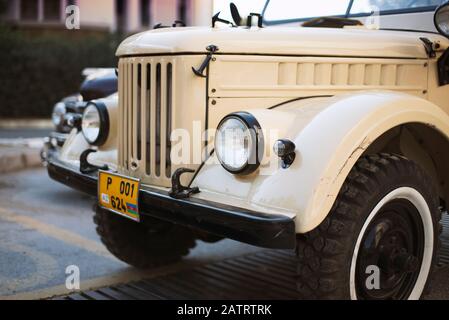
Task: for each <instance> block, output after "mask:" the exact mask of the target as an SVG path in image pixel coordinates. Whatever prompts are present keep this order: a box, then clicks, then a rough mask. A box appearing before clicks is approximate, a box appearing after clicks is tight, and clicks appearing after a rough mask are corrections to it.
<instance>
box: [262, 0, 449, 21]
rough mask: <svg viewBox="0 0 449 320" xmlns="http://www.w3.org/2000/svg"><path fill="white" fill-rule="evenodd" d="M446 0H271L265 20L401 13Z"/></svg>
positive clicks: (428, 7) (267, 6)
mask: <svg viewBox="0 0 449 320" xmlns="http://www.w3.org/2000/svg"><path fill="white" fill-rule="evenodd" d="M442 1H443V0H353V1H351V0H313V2H311V1H308V0H295V1H291V0H268V1H267V3H266V7H265V13H264V18H265V20H266V21H285V20H291V21H301V20H307V19H310V18H315V17H323V16H342V17H351V16H360V15H370V14H371V13H372V12H380V14H382V13H402V12H409V11H410V10H412V11H419V10H423V11H425V10H434V9H435V7H436V6H438V5H439V4H441V2H442Z"/></svg>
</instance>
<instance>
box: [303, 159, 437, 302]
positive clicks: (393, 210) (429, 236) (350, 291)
mask: <svg viewBox="0 0 449 320" xmlns="http://www.w3.org/2000/svg"><path fill="white" fill-rule="evenodd" d="M434 190H435V188H434V186H433V183H432V181H431V179H430V178H429V177H428V176H427V174H426V173H425V172H424V171H423V170H422V169H421V168H420V167H419V166H418V165H417V164H416V163H414V162H412V161H410V160H408V159H406V158H403V157H400V156H395V155H389V154H381V155H372V156H367V157H364V158H362V159H360V160H359V161H358V162H357V164H356V166H355V167H354V169H353V170H352V171H351V173H350V175H349V176H348V178H347V180H346V182H345V184H344V186H343V187H342V189H341V192H340V194H339V196H338V198H337V201H336V203H335V205H334V206H333V208H332V210H331V212H330V213H329V215H328V217H327V218H326V220H325V221H323V223H322V224H321V225H320V226H319V227H318V228H317V229H315V230H313V231H312V232H310V233H307V234H305V235H298V245H297V253H298V283H297V284H298V291H299V294H300V298H303V299H348V300H349V299H354V300H355V299H362V300H363V299H376V300H377V299H412V300H416V299H419V298H420V297H421V296H422V294H423V293H424V292H425V291H426V289H427V287H428V285H429V278H430V276H431V275H432V269H433V267H434V265H435V264H436V257H437V254H438V249H439V235H440V232H441V227H440V225H439V222H440V219H441V212H440V210H439V198H438V196H437V193H436V192H435V191H434ZM376 250H377V251H376ZM372 261H374V262H375V263H373V265H375V266H377V265H380V268H379V270H381V272H382V280H383V282H382V286H381V288H380V289H379V290H378V291H368V290H371V289H370V288H368V289H365V288H364V287H363V284H364V282H363V276H365V273H364V272H363V270H365V269H364V267H365V266H366V265H370V262H372Z"/></svg>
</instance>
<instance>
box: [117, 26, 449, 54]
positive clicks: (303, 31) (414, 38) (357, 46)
mask: <svg viewBox="0 0 449 320" xmlns="http://www.w3.org/2000/svg"><path fill="white" fill-rule="evenodd" d="M420 37H426V38H429V39H430V40H432V39H434V40H440V41H441V42H443V41H447V40H445V38H443V37H442V36H440V35H438V34H431V33H419V32H403V31H386V30H369V29H366V28H345V29H331V28H303V27H297V28H295V27H269V28H261V29H259V28H251V29H248V28H204V27H189V28H164V29H156V30H152V31H147V32H143V33H139V34H136V35H133V36H131V37H129V38H128V39H126V40H125V41H123V42H122V44H121V45H120V46H119V48H118V50H117V55H118V56H131V55H151V54H189V53H205V52H206V49H205V48H206V47H207V46H209V45H216V46H218V48H219V51H218V52H219V53H229V54H231V53H232V54H266V55H322V56H357V57H388V58H423V59H425V58H427V54H426V51H425V49H424V45H423V43H422V41H421V40H420V39H419V38H420Z"/></svg>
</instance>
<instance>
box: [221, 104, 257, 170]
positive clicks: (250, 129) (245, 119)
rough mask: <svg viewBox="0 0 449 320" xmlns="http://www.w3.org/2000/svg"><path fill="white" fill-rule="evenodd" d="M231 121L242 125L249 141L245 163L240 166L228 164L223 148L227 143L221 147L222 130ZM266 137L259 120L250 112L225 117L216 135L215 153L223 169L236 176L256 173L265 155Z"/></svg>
mask: <svg viewBox="0 0 449 320" xmlns="http://www.w3.org/2000/svg"><path fill="white" fill-rule="evenodd" d="M229 120H237V121H238V122H239V123H241V124H242V128H244V129H245V130H246V132H245V135H246V136H247V137H248V139H249V142H250V143H249V144H248V149H247V156H246V160H245V161H244V163H242V164H241V165H240V166H238V167H237V166H232V165H230V164H229V163H226V160H225V159H224V157H223V155H222V148H225V147H226V143H224V144H223V145H221V143H222V142H220V139H223V138H222V137H223V136H221V137H220V135H221V134H222V132H223V130H222V128H223V127H224V125H225V124H226V123H227V122H228V121H229ZM264 144H265V143H264V136H263V132H262V128H261V126H260V124H259V122H258V121H257V119H256V118H255V117H254V116H253V115H252V114H251V113H249V112H235V113H231V114H229V115H227V116H226V117H224V118H223V119H222V120H221V122H220V124H219V125H218V127H217V132H216V135H215V153H216V154H217V159H218V161H219V162H220V163H221V165H222V166H223V168H224V169H225V170H226V171H228V172H230V173H232V174H235V175H249V174H251V173H253V172H255V171H256V170H257V169H258V168H259V167H260V163H261V161H262V158H263V155H264V150H265V149H264Z"/></svg>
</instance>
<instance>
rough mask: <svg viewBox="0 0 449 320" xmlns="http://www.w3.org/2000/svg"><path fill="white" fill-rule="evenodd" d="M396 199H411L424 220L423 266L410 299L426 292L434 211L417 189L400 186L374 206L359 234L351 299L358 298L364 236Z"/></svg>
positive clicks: (352, 267) (430, 262) (430, 264)
mask: <svg viewBox="0 0 449 320" xmlns="http://www.w3.org/2000/svg"><path fill="white" fill-rule="evenodd" d="M396 199H405V200H407V201H410V202H411V203H412V204H413V205H414V206H415V207H416V208H417V210H418V212H419V214H420V217H421V219H422V222H423V227H424V235H425V239H424V240H425V244H424V254H423V260H422V264H421V268H420V271H419V275H418V279H417V282H416V285H415V287H414V288H413V290H412V292H411V294H410V296H409V297H408V299H409V300H418V299H419V298H420V297H421V295H422V294H423V292H424V289H425V286H426V283H427V279H428V277H429V273H430V270H431V267H432V257H433V251H434V229H433V220H432V213H431V211H430V208H429V206H428V204H427V202H426V200H425V199H424V197H423V196H422V195H421V194H420V193H419V192H418V191H417V190H415V189H413V188H409V187H401V188H398V189H396V190H394V191H392V192H391V193H389V194H388V195H386V196H385V197H384V198H383V199H382V200H381V201H380V202H379V203H378V205H377V206H376V207H375V208H374V210H373V211H372V212H371V213H370V215H369V216H368V219H366V221H365V224H364V225H363V227H362V230H361V232H360V234H359V237H358V239H357V243H356V246H355V248H354V254H353V256H352V260H351V271H350V272H351V273H350V284H349V285H350V291H351V299H352V300H357V299H358V297H357V292H356V291H357V290H356V286H355V269H356V262H357V258H358V251H359V248H360V244H361V241H362V238H363V235H364V234H365V232H366V229H367V227H368V226H369V224H370V223H371V221H372V220H373V219H374V217H375V216H376V215H377V213H378V212H379V210H380V209H381V208H382V207H383V206H384V205H385V204H387V203H388V202H390V201H392V200H396Z"/></svg>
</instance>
